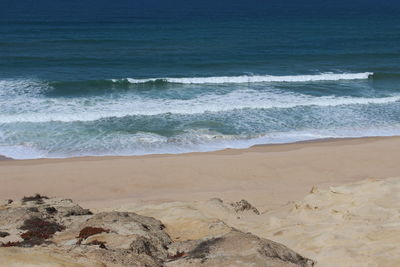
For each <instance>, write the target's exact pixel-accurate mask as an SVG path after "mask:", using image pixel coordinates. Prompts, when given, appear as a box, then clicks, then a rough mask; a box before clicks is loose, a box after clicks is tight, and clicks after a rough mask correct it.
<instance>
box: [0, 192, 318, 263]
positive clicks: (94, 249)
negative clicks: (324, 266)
mask: <svg viewBox="0 0 400 267" xmlns="http://www.w3.org/2000/svg"><path fill="white" fill-rule="evenodd" d="M238 203H239V204H237V206H234V205H230V204H224V203H223V202H222V201H221V200H218V199H214V200H210V202H208V204H209V205H211V206H213V207H214V208H215V209H212V211H213V212H220V211H229V212H233V213H234V214H236V213H241V212H244V211H250V212H251V213H252V214H255V211H254V210H253V208H254V207H252V206H251V205H250V204H249V203H246V202H238ZM236 207H240V208H239V209H238V210H237V211H236V209H237V208H236ZM254 209H255V208H254ZM172 210H173V209H172ZM170 211H171V209H170ZM181 211H182V209H179V212H178V213H177V214H176V215H175V217H174V216H172V217H168V216H166V218H169V219H170V220H167V221H168V224H169V225H168V227H169V228H170V230H169V232H176V233H180V234H182V233H189V235H190V234H191V235H192V236H194V235H195V234H194V233H195V232H196V231H198V230H200V231H203V235H206V236H207V237H206V238H204V237H201V238H197V239H198V240H194V241H193V240H191V241H188V239H187V238H184V240H183V241H181V240H179V238H178V239H175V241H176V242H175V243H173V241H172V239H171V238H170V236H169V234H168V231H167V229H166V226H164V224H163V223H161V221H159V220H157V219H154V218H152V217H147V216H143V215H138V214H136V213H134V212H118V211H110V212H100V213H97V214H92V212H90V211H89V210H87V209H83V208H81V207H80V206H78V205H76V204H74V203H73V202H72V201H71V200H68V199H59V198H47V197H45V196H40V195H36V196H33V197H25V198H24V199H23V200H22V201H16V202H13V201H8V200H7V201H3V202H0V259H1V262H0V266H149V267H151V266H165V265H167V266H197V265H202V266H248V265H251V266H311V265H312V264H313V262H312V261H311V260H308V259H305V258H303V257H302V256H300V255H298V254H297V253H295V252H293V251H292V250H290V249H288V248H287V247H285V246H283V245H280V244H277V243H275V242H272V241H269V240H266V239H260V238H258V237H257V236H255V235H252V234H245V233H243V232H240V231H238V230H235V229H233V228H231V227H229V226H228V225H226V224H225V223H223V222H222V221H220V220H218V219H209V218H207V217H205V216H203V215H201V214H200V213H198V212H196V211H194V210H193V212H192V213H190V214H191V215H194V216H195V217H196V216H197V217H196V218H197V219H199V220H198V221H196V220H194V223H193V224H189V226H191V227H194V229H192V231H193V232H190V231H189V230H188V228H189V227H188V225H185V223H188V222H190V220H189V219H190V216H187V217H185V216H183V217H184V218H183V221H182V220H179V219H180V216H179V214H182V213H180V212H181ZM186 211H189V210H186ZM164 215H165V214H164ZM233 216H236V215H233ZM256 216H258V215H256ZM172 218H175V221H176V223H177V226H176V225H175V226H174V221H173V220H172ZM174 227H175V228H174ZM179 227H184V228H185V229H186V230H183V232H182V231H181V232H179V229H178V228H179ZM196 227H197V228H196ZM199 227H200V228H201V227H203V229H199ZM171 229H173V230H171ZM185 231H186V232H185ZM206 232H207V233H206ZM186 237H187V236H186Z"/></svg>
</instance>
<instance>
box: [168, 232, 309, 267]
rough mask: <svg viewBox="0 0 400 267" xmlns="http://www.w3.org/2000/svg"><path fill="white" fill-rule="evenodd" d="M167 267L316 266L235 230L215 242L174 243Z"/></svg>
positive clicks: (283, 248)
mask: <svg viewBox="0 0 400 267" xmlns="http://www.w3.org/2000/svg"><path fill="white" fill-rule="evenodd" d="M170 251H171V252H174V253H173V255H175V256H172V257H171V259H170V261H169V262H167V266H170V267H179V266H215V267H217V266H270V267H275V266H276V267H285V266H287V267H289V266H302V267H306V266H313V265H314V262H313V261H311V260H309V259H306V258H304V257H302V256H301V255H299V254H297V253H296V252H294V251H292V250H290V249H288V248H287V247H285V246H283V245H281V244H278V243H275V242H273V241H270V240H267V239H262V238H259V237H257V236H255V235H252V234H250V233H243V232H240V231H238V230H235V229H232V230H231V231H230V232H229V233H227V234H225V235H223V236H220V237H215V238H209V239H202V240H196V241H186V242H179V243H174V244H172V245H171V247H170Z"/></svg>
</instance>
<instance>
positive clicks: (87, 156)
mask: <svg viewBox="0 0 400 267" xmlns="http://www.w3.org/2000/svg"><path fill="white" fill-rule="evenodd" d="M396 137H400V135H391V136H361V137H327V138H318V139H310V140H300V141H294V142H288V143H266V144H255V145H251V146H250V147H246V148H234V147H233V148H224V149H218V150H210V151H192V152H182V153H153V154H138V155H85V156H72V157H53V158H27V159H18V158H12V157H8V156H5V155H1V154H0V162H1V161H4V160H15V161H34V160H73V159H85V160H89V159H101V158H104V159H124V158H135V157H158V156H159V157H165V156H176V155H190V154H204V153H218V152H223V151H232V150H233V151H235V150H239V151H242V150H252V149H254V148H257V147H276V146H286V145H296V144H310V143H324V142H335V141H346V140H360V141H362V140H371V139H381V138H396Z"/></svg>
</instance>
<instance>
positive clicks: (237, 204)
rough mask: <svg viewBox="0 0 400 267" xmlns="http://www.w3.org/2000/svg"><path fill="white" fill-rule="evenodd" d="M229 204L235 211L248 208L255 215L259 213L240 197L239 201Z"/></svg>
mask: <svg viewBox="0 0 400 267" xmlns="http://www.w3.org/2000/svg"><path fill="white" fill-rule="evenodd" d="M230 205H231V206H232V207H233V208H234V209H235V211H236V212H237V213H239V212H243V211H247V210H249V211H252V212H254V213H255V214H257V215H260V212H259V211H258V210H257V209H256V208H255V207H254V206H253V205H251V204H250V203H249V202H248V201H247V200H244V199H242V200H241V201H239V202H234V203H230Z"/></svg>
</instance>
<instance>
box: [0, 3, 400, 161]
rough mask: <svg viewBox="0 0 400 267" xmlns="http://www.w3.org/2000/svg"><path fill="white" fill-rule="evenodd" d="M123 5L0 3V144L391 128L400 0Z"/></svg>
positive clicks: (56, 145) (195, 142) (292, 137)
mask: <svg viewBox="0 0 400 267" xmlns="http://www.w3.org/2000/svg"><path fill="white" fill-rule="evenodd" d="M131 2H132V1H115V3H110V1H87V2H85V1H69V2H68V3H58V2H57V1H44V0H43V1H40V2H37V1H18V3H17V2H16V1H8V0H5V1H2V2H1V3H0V154H2V155H6V156H10V157H14V158H42V157H72V156H84V155H138V154H151V153H182V152H191V151H210V150H217V149H223V148H228V147H230V148H243V147H248V146H251V145H254V144H261V143H285V142H294V141H300V140H310V139H318V138H328V137H358V136H386V135H398V134H400V16H399V14H400V4H397V3H396V2H395V1H385V3H379V2H378V1H353V2H352V3H346V2H345V1H342V2H343V3H342V2H341V1H304V2H306V3H299V2H301V1H249V2H246V3H243V2H239V1H224V0H222V1H219V2H218V3H215V1H214V2H212V1H201V2H200V3H197V2H195V1H192V2H191V1H189V2H188V1H172V2H168V1H155V0H152V1H135V3H131ZM265 2H268V3H265Z"/></svg>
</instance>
